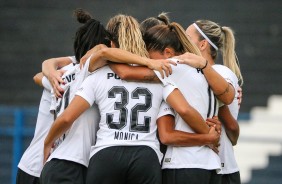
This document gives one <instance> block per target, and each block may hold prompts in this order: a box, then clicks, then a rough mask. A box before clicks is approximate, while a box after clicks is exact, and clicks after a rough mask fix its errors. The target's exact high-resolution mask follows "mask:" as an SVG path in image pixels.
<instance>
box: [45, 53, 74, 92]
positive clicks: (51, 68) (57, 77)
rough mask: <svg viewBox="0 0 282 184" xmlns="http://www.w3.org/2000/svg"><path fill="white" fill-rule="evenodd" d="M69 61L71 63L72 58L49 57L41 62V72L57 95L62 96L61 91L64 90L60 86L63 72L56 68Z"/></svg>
mask: <svg viewBox="0 0 282 184" xmlns="http://www.w3.org/2000/svg"><path fill="white" fill-rule="evenodd" d="M70 63H72V60H71V59H70V58H69V57H58V58H51V59H47V60H45V61H43V63H42V72H43V74H44V76H46V77H47V79H48V80H49V81H50V83H51V85H52V88H53V89H54V93H55V95H56V96H57V97H62V95H61V93H63V92H64V90H63V89H62V88H61V87H60V83H63V82H64V81H63V80H62V78H61V77H62V75H63V74H64V72H65V71H63V70H58V69H60V68H62V67H63V66H66V65H68V64H70Z"/></svg>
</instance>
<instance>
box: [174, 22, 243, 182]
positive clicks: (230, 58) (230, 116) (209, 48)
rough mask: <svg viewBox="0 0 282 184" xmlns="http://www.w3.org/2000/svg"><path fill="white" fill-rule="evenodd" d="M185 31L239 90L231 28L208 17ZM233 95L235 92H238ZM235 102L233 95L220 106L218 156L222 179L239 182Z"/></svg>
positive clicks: (240, 80) (240, 78)
mask: <svg viewBox="0 0 282 184" xmlns="http://www.w3.org/2000/svg"><path fill="white" fill-rule="evenodd" d="M186 33H187V35H188V36H189V37H190V38H191V40H192V41H193V42H194V43H195V44H196V45H197V47H198V48H199V49H200V51H201V54H202V55H203V56H204V57H205V59H207V61H208V62H209V63H210V64H211V65H213V68H214V69H215V70H217V71H218V72H219V73H220V74H221V75H222V76H223V77H224V78H226V79H227V80H228V81H230V82H232V83H233V84H234V85H235V89H238V88H239V90H240V87H239V85H238V84H240V85H241V86H242V84H243V77H242V74H241V71H240V67H239V65H238V61H237V60H238V59H237V56H236V52H235V38H234V33H233V31H232V29H231V28H230V27H226V26H223V27H222V26H220V25H219V24H217V23H215V22H212V21H210V20H198V21H196V22H195V23H193V24H191V25H190V26H189V27H188V28H187V30H186ZM218 51H221V54H222V56H223V64H224V65H225V66H227V67H228V68H230V69H231V71H232V72H231V71H230V70H227V69H226V67H224V66H222V65H215V60H216V58H217V55H218ZM179 59H181V58H179ZM185 61H186V62H188V63H189V61H188V60H185V59H184V62H185ZM236 96H238V93H237V95H236ZM238 104H240V102H238V98H234V100H233V102H232V103H231V104H230V105H228V106H222V107H221V108H220V110H219V118H220V120H221V122H222V123H223V129H222V130H223V131H222V134H221V139H220V145H221V146H220V147H219V148H220V149H219V156H220V158H221V163H222V174H223V177H222V183H224V184H227V183H234V184H238V183H241V182H240V173H239V168H238V166H237V163H236V160H235V156H234V151H233V145H236V143H237V140H238V137H239V125H238V122H237V121H236V120H237V116H238V112H239V106H238Z"/></svg>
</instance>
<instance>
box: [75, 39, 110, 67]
mask: <svg viewBox="0 0 282 184" xmlns="http://www.w3.org/2000/svg"><path fill="white" fill-rule="evenodd" d="M103 48H108V47H107V46H106V45H104V44H99V45H96V46H95V47H93V48H92V49H90V50H89V51H87V52H86V54H85V55H84V56H83V57H82V58H81V59H80V68H82V66H83V65H84V64H85V62H86V61H87V59H88V58H89V57H90V56H91V55H92V54H94V53H96V52H98V51H99V50H101V49H103Z"/></svg>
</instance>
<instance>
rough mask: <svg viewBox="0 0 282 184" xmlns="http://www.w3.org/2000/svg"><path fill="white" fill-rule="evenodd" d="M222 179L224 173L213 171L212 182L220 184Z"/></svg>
mask: <svg viewBox="0 0 282 184" xmlns="http://www.w3.org/2000/svg"><path fill="white" fill-rule="evenodd" d="M221 181H222V174H217V173H216V170H212V171H211V178H210V184H218V183H221Z"/></svg>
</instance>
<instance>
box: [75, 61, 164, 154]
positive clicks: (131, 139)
mask: <svg viewBox="0 0 282 184" xmlns="http://www.w3.org/2000/svg"><path fill="white" fill-rule="evenodd" d="M162 90H163V87H162V86H161V85H160V84H152V83H141V82H140V83H139V82H138V83H137V82H127V81H123V80H121V79H120V78H119V77H118V76H117V75H116V74H115V73H114V72H113V71H112V70H111V69H110V68H109V67H108V66H106V67H103V68H101V69H99V70H98V71H96V72H95V73H94V74H92V75H90V76H89V77H88V78H87V79H86V80H85V81H84V83H83V85H82V87H81V88H80V89H79V90H78V93H77V94H79V95H80V96H82V97H83V98H85V99H86V100H87V101H88V102H89V103H90V105H92V103H94V102H95V103H96V104H97V105H98V107H99V110H100V114H101V120H100V123H99V130H98V132H97V142H96V145H95V147H94V148H93V150H92V153H91V155H93V154H94V153H96V152H98V151H99V150H101V149H103V148H106V147H109V146H122V145H124V146H133V145H148V146H150V147H152V148H153V149H154V150H155V151H156V152H159V148H158V147H159V143H158V140H157V138H156V131H157V125H156V118H157V115H158V111H159V108H160V104H161V102H162V99H163V96H162Z"/></svg>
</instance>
